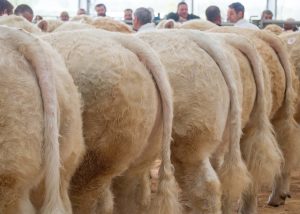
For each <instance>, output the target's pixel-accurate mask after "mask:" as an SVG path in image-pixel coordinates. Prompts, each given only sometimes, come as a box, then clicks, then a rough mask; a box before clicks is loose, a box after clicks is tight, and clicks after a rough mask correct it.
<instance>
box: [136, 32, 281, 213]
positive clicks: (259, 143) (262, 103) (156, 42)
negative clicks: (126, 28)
mask: <svg viewBox="0 0 300 214" xmlns="http://www.w3.org/2000/svg"><path fill="white" fill-rule="evenodd" d="M167 32H168V33H167ZM167 32H163V33H162V32H153V33H152V32H151V33H142V34H140V35H141V36H139V37H142V38H143V40H144V41H147V42H148V43H149V44H150V45H151V46H152V47H153V48H154V49H155V50H157V51H158V53H159V54H160V57H161V59H162V62H163V63H164V65H165V66H166V68H167V71H168V74H169V75H170V79H171V85H172V87H173V90H174V96H175V99H174V100H175V102H174V107H175V112H174V115H175V120H174V125H173V127H176V126H179V125H176V124H181V126H184V125H183V122H182V121H181V120H176V115H181V114H182V112H181V111H182V109H183V108H182V107H181V108H180V109H177V106H181V104H179V103H176V100H185V99H187V98H180V99H179V97H181V96H182V95H181V93H179V92H178V91H183V89H181V90H179V89H177V87H179V86H178V83H177V82H181V81H180V80H179V79H178V78H181V76H184V72H185V71H186V70H188V69H190V70H195V69H194V66H191V67H190V68H189V66H188V65H189V64H191V65H192V63H189V64H188V65H186V64H185V63H188V62H189V60H190V61H192V60H193V59H194V60H196V59H197V60H199V61H200V59H201V57H199V56H198V57H196V55H195V54H191V53H190V48H188V47H189V45H187V43H183V42H182V41H185V40H184V39H183V38H180V37H179V35H180V34H179V35H178V33H176V31H167ZM183 32H184V33H185V34H187V35H189V36H190V37H191V36H192V39H191V38H190V39H186V40H192V41H193V40H195V41H197V42H198V44H199V46H200V47H201V46H205V45H206V46H212V47H214V46H215V45H216V46H217V45H218V46H220V47H222V48H221V49H222V50H223V49H225V50H227V51H226V54H227V55H231V54H230V53H234V55H233V56H230V60H229V59H223V60H222V61H223V63H228V64H229V63H232V62H231V61H236V63H239V65H235V67H238V68H236V69H233V68H234V66H233V68H232V71H235V72H234V73H235V76H236V81H237V84H238V85H239V86H238V93H239V94H242V96H241V95H240V102H241V103H242V106H241V107H242V124H241V128H244V130H243V131H244V135H243V138H242V139H241V145H243V144H247V145H248V146H249V148H252V149H253V150H254V151H255V153H254V156H252V157H248V158H247V160H246V162H247V165H248V168H249V171H250V172H251V173H253V172H255V173H260V172H262V171H264V173H265V176H266V177H268V178H270V179H271V178H272V177H273V176H274V175H276V174H278V172H279V170H280V164H281V160H282V158H281V153H280V151H279V149H278V147H276V141H275V139H274V135H273V132H272V126H271V124H270V121H269V119H268V112H267V110H268V108H267V105H266V104H267V103H266V100H264V94H265V93H267V92H265V90H264V87H265V85H264V82H263V77H262V75H261V65H260V64H259V59H258V57H257V52H256V51H255V49H254V48H253V44H249V41H248V40H247V39H245V38H239V37H238V36H235V35H228V36H227V37H226V39H225V41H223V40H224V38H223V40H222V39H221V38H220V36H218V35H213V34H211V33H210V34H208V33H205V34H204V33H202V34H201V33H200V32H196V31H183ZM183 32H181V33H182V34H183ZM168 34H174V35H175V36H174V37H177V38H178V39H177V40H176V39H173V40H172V39H171V38H172V36H170V35H168ZM169 37H170V38H169ZM186 37H188V36H186ZM201 37H202V38H203V39H202V40H200V39H199V38H201ZM195 38H196V39H195ZM204 38H207V40H208V41H205V39H204ZM230 38H232V39H230ZM162 41H163V43H166V46H170V47H173V49H174V52H175V53H176V54H175V53H172V52H171V53H168V51H167V49H166V48H165V47H164V46H163V45H161V43H162ZM180 43H182V46H181V45H180ZM189 43H190V42H189ZM214 43H215V44H214ZM220 43H221V44H220ZM228 43H229V44H230V45H231V46H233V47H230V46H228ZM183 46H185V47H186V48H183ZM175 48H176V49H175ZM234 48H236V49H237V50H234ZM219 49H220V48H219ZM229 49H230V50H229ZM180 50H184V51H183V52H182V51H180ZM238 51H241V52H242V54H241V53H238ZM179 52H180V53H181V54H182V55H183V57H180V54H178V53H179ZM209 53H210V52H209ZM210 54H211V53H210ZM243 54H245V55H246V56H247V57H248V58H249V59H243V57H244V56H243ZM177 55H178V56H177ZM185 55H187V56H189V57H190V58H191V59H186V58H184V57H185ZM211 55H212V54H211ZM181 58H182V59H181ZM244 58H245V57H244ZM175 59H176V60H175ZM247 60H249V61H250V65H249V62H248V61H247ZM171 61H172V62H173V64H174V66H175V67H171V63H170V62H171ZM176 61H177V63H175V62H176ZM183 62H184V63H183ZM216 62H217V63H218V65H219V66H220V67H221V65H222V63H220V62H219V61H217V60H216ZM181 63H182V64H183V65H182V66H184V67H182V68H181V72H183V74H180V75H179V74H176V73H174V72H173V70H174V69H175V70H179V68H178V66H179V65H180V64H181ZM199 63H202V64H203V66H205V65H206V64H210V63H208V62H206V61H205V60H203V61H201V62H199ZM246 63H247V64H248V66H247V64H246ZM251 66H252V67H253V68H254V71H252V70H251ZM239 69H240V70H239ZM194 72H196V71H194ZM209 72H210V70H209V69H208V73H209ZM176 75H177V76H176ZM194 75H196V74H194ZM238 76H241V78H242V80H241V79H239V78H238ZM172 80H173V81H172ZM254 80H255V81H254ZM206 84H208V83H206ZM228 84H229V83H228ZM190 85H191V84H189V83H186V85H185V88H190V87H191V86H190ZM190 90H195V91H196V89H194V88H193V87H192V88H191V89H190ZM210 90H215V89H213V88H211V89H210ZM208 91H209V89H207V92H208ZM176 92H178V94H177V93H176ZM256 93H257V95H255V94H256ZM196 94H199V98H197V96H195V97H194V98H193V99H199V100H201V99H203V97H205V96H207V95H205V93H201V92H198V93H197V92H196ZM200 95H201V96H200ZM256 96H257V97H258V98H257V99H256V98H255V97H256ZM177 97H178V98H177ZM176 98H177V99H176ZM184 103H185V105H187V106H190V104H189V103H190V102H189V101H187V100H185V102H184ZM182 105H183V104H182ZM208 108H209V109H211V108H212V107H208ZM199 109H200V108H199ZM186 111H187V112H189V114H190V115H196V113H193V109H188V108H187V110H186ZM199 111H200V110H199ZM205 116H206V115H205ZM205 116H203V118H200V117H199V118H198V123H199V124H201V121H202V123H204V122H203V121H205V120H204V118H205ZM229 118H230V116H229ZM195 120H197V119H196V118H193V119H191V121H195ZM205 126H206V125H205ZM199 127H201V126H199ZM194 129H195V130H197V129H199V131H198V132H196V133H197V135H198V136H201V135H205V134H207V135H208V133H206V132H205V133H201V129H200V128H197V126H196V127H194ZM213 134H214V133H211V135H213ZM231 134H234V133H231ZM177 135H179V134H176V130H175V133H174V128H173V138H174V144H173V145H174V146H173V147H172V155H173V154H174V156H175V158H173V159H172V160H174V161H177V162H180V164H181V165H184V164H183V163H182V162H184V157H181V156H179V155H178V154H180V151H181V153H183V154H184V152H183V151H184V150H186V148H184V147H185V146H187V145H186V143H184V141H181V140H180V137H178V136H177ZM190 135H191V136H194V135H196V134H194V135H193V134H190ZM179 136H180V135H179ZM191 136H190V137H189V138H192V137H191ZM186 137H187V138H188V136H186ZM177 139H178V141H177ZM238 141H240V139H238ZM190 143H191V144H193V148H194V150H195V148H199V149H200V148H202V147H204V148H205V146H204V145H203V144H204V142H201V141H197V140H196V138H195V139H194V140H193V141H192V142H190ZM207 143H208V142H207ZM231 143H232V142H231ZM180 144H182V146H181V147H182V148H180V149H178V151H177V152H176V150H177V148H176V145H180ZM211 144H212V143H211ZM225 145H226V144H225ZM177 147H178V146H177ZM219 147H220V148H221V149H220V148H218V149H217V150H215V151H206V155H207V157H210V156H211V155H212V154H213V153H217V155H215V156H217V158H216V159H218V156H221V155H220V151H222V150H224V147H225V146H224V143H223V144H221V145H220V146H219ZM222 147H223V148H222ZM237 147H238V146H237ZM225 148H226V147H225ZM202 149H203V148H202ZM203 154H204V152H203V153H201V154H199V152H198V153H195V154H193V155H192V154H189V156H190V158H191V157H192V156H194V157H197V158H200V155H203ZM176 156H178V157H176ZM179 157H180V158H179ZM204 157H205V156H204ZM229 157H230V156H229ZM225 158H226V156H225ZM231 158H233V157H231ZM251 158H253V159H254V160H255V161H254V160H251ZM176 159H177V160H176ZM195 160H196V159H195ZM262 160H266V161H270V162H271V163H273V166H271V167H270V164H267V163H265V164H262V163H261V161H262ZM249 161H250V162H251V165H250V163H249ZM194 164H195V163H194ZM174 165H175V172H177V173H176V175H177V177H176V178H177V179H178V177H183V178H184V177H185V176H184V174H185V172H181V175H180V172H178V171H177V168H176V166H178V165H179V164H176V163H174ZM249 165H250V166H249ZM181 167H182V166H181ZM186 167H188V166H186ZM231 167H234V166H231ZM215 168H218V167H215ZM217 172H218V174H219V175H220V177H221V183H222V188H223V194H224V195H223V201H222V203H223V204H222V205H223V208H222V210H223V213H231V212H232V205H231V203H232V201H233V200H232V199H233V198H236V197H238V196H239V193H241V191H242V190H243V188H242V187H238V186H237V184H238V183H235V184H233V183H231V182H233V181H236V180H238V179H234V178H233V177H234V175H232V176H233V177H231V176H230V175H228V174H224V173H223V172H222V170H218V169H217ZM235 173H238V172H235ZM195 177H196V176H195ZM222 177H226V178H228V179H231V178H232V180H231V181H227V182H225V181H224V179H222ZM186 179H188V178H186ZM189 179H190V178H189ZM185 182H186V183H188V181H185ZM202 182H204V181H202ZM190 188H192V189H189V188H186V187H185V188H183V187H182V189H183V191H185V192H186V198H188V200H194V199H193V198H196V197H199V196H197V194H199V193H197V191H196V189H195V188H193V187H192V186H191V187H190ZM227 188H228V189H227ZM230 188H231V189H230ZM200 191H201V190H200V189H199V190H198V192H200ZM231 191H232V192H234V194H233V193H232V192H231ZM211 192H212V191H211ZM203 194H204V193H203ZM205 194H207V193H205ZM210 194H213V193H210ZM233 195H234V196H235V197H233ZM206 196H207V195H206ZM207 197H208V198H212V197H211V196H207ZM199 198H201V197H199ZM203 198H206V197H205V196H203ZM198 200H200V199H198ZM202 200H204V199H202ZM205 200H207V199H205ZM194 203H195V204H193V206H194V207H196V206H197V205H196V204H200V203H201V202H199V201H198V203H196V201H195V202H194ZM210 204H213V203H210ZM198 206H201V205H198ZM198 212H200V213H206V212H209V211H207V210H202V211H200V210H198ZM210 212H212V213H214V212H217V211H210Z"/></svg>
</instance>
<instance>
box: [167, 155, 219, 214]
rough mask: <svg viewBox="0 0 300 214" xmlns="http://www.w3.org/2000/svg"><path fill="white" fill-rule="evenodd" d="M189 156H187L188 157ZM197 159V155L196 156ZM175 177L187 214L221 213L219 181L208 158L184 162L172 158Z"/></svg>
mask: <svg viewBox="0 0 300 214" xmlns="http://www.w3.org/2000/svg"><path fill="white" fill-rule="evenodd" d="M189 155H191V154H187V156H189ZM197 156H198V157H200V156H199V154H198V155H197ZM172 160H173V164H174V166H175V176H176V179H177V181H178V183H179V186H180V188H181V190H182V200H183V204H184V207H185V209H186V212H187V213H198V214H200V213H201V214H204V213H205V214H209V213H213V214H217V213H221V189H220V182H219V179H218V177H217V175H216V173H215V171H214V170H213V168H212V166H211V164H210V161H209V158H208V157H207V158H205V159H202V160H201V159H200V158H199V160H198V161H195V162H192V163H191V162H185V161H184V160H176V158H175V157H174V158H172Z"/></svg>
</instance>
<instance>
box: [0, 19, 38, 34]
mask: <svg viewBox="0 0 300 214" xmlns="http://www.w3.org/2000/svg"><path fill="white" fill-rule="evenodd" d="M0 25H6V26H10V27H15V28H21V29H24V30H26V31H28V32H30V33H34V34H37V35H39V34H42V31H41V30H40V29H39V28H38V27H37V26H36V25H34V24H32V23H30V22H29V21H28V20H27V19H25V18H24V17H23V16H16V15H10V16H1V17H0Z"/></svg>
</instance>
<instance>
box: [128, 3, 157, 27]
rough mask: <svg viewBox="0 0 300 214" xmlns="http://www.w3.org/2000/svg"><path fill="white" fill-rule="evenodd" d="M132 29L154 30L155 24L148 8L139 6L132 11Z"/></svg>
mask: <svg viewBox="0 0 300 214" xmlns="http://www.w3.org/2000/svg"><path fill="white" fill-rule="evenodd" d="M133 29H134V30H135V31H138V32H141V31H152V30H155V29H156V28H155V24H154V23H153V22H152V14H151V12H150V10H148V9H147V8H144V7H140V8H138V9H136V10H135V11H134V18H133Z"/></svg>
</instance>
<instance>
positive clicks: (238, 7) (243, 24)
mask: <svg viewBox="0 0 300 214" xmlns="http://www.w3.org/2000/svg"><path fill="white" fill-rule="evenodd" d="M244 14H245V7H244V5H242V4H241V3H240V2H235V3H232V4H230V5H229V6H228V11H227V21H228V22H231V23H234V26H235V27H240V28H249V29H255V30H258V29H259V28H258V27H257V26H256V25H254V24H252V23H249V22H248V21H247V20H246V19H244Z"/></svg>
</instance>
